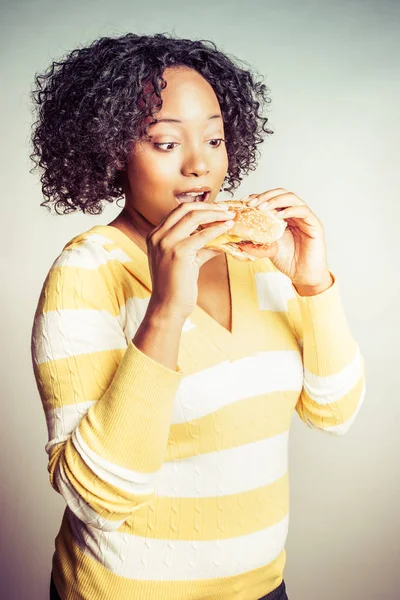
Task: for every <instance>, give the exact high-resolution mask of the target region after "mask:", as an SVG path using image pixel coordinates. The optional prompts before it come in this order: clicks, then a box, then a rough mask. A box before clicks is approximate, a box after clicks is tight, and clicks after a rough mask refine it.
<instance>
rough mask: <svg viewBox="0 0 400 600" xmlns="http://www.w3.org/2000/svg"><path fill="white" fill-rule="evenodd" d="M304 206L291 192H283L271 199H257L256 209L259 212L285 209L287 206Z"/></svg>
mask: <svg viewBox="0 0 400 600" xmlns="http://www.w3.org/2000/svg"><path fill="white" fill-rule="evenodd" d="M300 205H305V202H303V200H301V198H299V197H298V196H297V195H296V194H294V193H293V192H285V193H283V194H278V195H277V196H274V197H273V198H269V199H268V198H265V197H264V199H261V198H260V199H259V200H258V202H257V204H256V208H259V209H260V210H263V211H266V210H268V209H270V208H283V207H284V208H286V207H288V206H300ZM261 207H262V209H261Z"/></svg>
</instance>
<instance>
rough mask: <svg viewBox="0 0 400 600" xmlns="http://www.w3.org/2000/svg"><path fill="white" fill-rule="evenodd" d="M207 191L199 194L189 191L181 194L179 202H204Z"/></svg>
mask: <svg viewBox="0 0 400 600" xmlns="http://www.w3.org/2000/svg"><path fill="white" fill-rule="evenodd" d="M206 193H207V192H202V193H201V194H198V193H196V192H189V193H187V194H179V195H178V196H177V198H178V200H179V202H202V201H203V200H204V198H205V196H206Z"/></svg>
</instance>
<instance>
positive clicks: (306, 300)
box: [288, 273, 365, 435]
mask: <svg viewBox="0 0 400 600" xmlns="http://www.w3.org/2000/svg"><path fill="white" fill-rule="evenodd" d="M331 275H332V278H333V284H332V286H331V287H329V288H327V289H326V290H325V291H323V292H322V293H319V294H316V295H313V296H301V295H300V294H299V293H298V292H297V291H296V289H295V287H294V286H292V289H293V297H292V298H290V299H289V300H288V315H289V317H290V319H291V321H292V323H293V325H294V329H295V332H296V335H297V338H298V341H299V343H300V345H301V347H302V352H303V364H304V385H303V389H302V392H301V394H300V397H299V400H298V402H297V405H296V411H297V413H298V414H299V416H300V418H301V419H302V420H303V421H304V422H305V423H306V424H307V425H309V426H310V427H313V428H317V429H320V430H322V431H324V432H326V433H330V434H334V435H340V434H344V433H346V432H347V431H348V429H349V427H350V426H351V424H352V423H353V421H354V418H355V416H356V415H357V413H358V411H359V409H360V407H361V405H362V403H363V401H364V396H365V365H364V359H363V356H362V354H361V352H360V348H359V346H358V344H357V342H356V341H355V339H354V338H353V336H352V334H351V331H350V329H349V326H348V323H347V319H346V315H345V313H344V310H343V306H342V302H341V298H340V292H339V287H338V283H337V281H336V278H335V276H334V275H333V274H332V273H331Z"/></svg>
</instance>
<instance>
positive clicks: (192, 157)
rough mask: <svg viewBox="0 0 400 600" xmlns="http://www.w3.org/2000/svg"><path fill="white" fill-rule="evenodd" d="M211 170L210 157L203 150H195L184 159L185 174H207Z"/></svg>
mask: <svg viewBox="0 0 400 600" xmlns="http://www.w3.org/2000/svg"><path fill="white" fill-rule="evenodd" d="M209 172H210V165H209V158H207V157H206V156H204V153H202V152H201V151H196V150H193V151H192V152H191V153H190V154H189V155H188V156H187V157H186V158H185V159H184V161H183V164H182V173H183V175H186V176H188V175H197V176H198V177H200V176H201V175H206V174H207V173H209Z"/></svg>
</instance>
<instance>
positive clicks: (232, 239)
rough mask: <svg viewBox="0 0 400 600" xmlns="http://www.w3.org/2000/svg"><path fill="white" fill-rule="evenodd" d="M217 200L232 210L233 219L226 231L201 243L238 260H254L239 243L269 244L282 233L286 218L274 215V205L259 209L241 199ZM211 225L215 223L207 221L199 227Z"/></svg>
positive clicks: (258, 245)
mask: <svg viewBox="0 0 400 600" xmlns="http://www.w3.org/2000/svg"><path fill="white" fill-rule="evenodd" d="M217 204H220V205H223V206H228V207H229V209H230V210H232V211H234V212H235V213H236V214H235V217H233V218H232V220H234V221H235V223H234V225H233V226H232V227H231V228H230V229H229V230H228V231H227V232H225V233H224V234H222V235H220V236H218V237H217V238H216V239H215V240H212V241H211V242H208V243H207V244H206V245H205V247H206V248H211V249H213V250H222V251H223V252H225V253H227V254H230V255H231V256H234V257H235V258H237V259H238V260H255V257H254V256H251V255H250V254H247V252H246V251H245V248H243V247H241V246H240V243H243V242H246V243H252V244H253V245H255V246H257V247H260V246H263V245H268V244H272V243H273V242H276V241H277V240H279V238H280V237H282V235H283V233H284V231H285V229H286V226H287V223H286V221H284V220H283V219H278V218H277V217H276V214H277V211H276V210H274V209H271V210H269V211H267V212H262V211H260V210H258V208H254V207H251V206H248V204H246V202H242V201H241V200H225V201H223V202H219V203H217ZM211 225H215V223H207V224H204V225H201V227H200V228H201V229H203V228H205V227H210V226H211Z"/></svg>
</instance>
